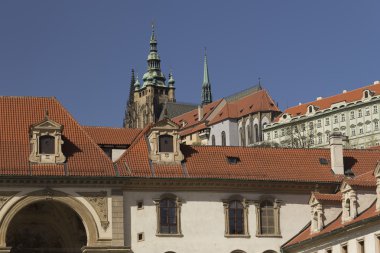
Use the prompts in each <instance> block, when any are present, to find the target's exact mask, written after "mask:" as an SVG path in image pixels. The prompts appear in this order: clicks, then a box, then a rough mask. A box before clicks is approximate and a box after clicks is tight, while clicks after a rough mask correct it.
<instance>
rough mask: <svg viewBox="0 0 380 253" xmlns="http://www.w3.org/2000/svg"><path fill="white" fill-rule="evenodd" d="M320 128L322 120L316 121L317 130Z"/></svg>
mask: <svg viewBox="0 0 380 253" xmlns="http://www.w3.org/2000/svg"><path fill="white" fill-rule="evenodd" d="M321 127H322V120H321V119H319V120H317V128H321Z"/></svg>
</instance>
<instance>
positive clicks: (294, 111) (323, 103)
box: [277, 84, 380, 120]
mask: <svg viewBox="0 0 380 253" xmlns="http://www.w3.org/2000/svg"><path fill="white" fill-rule="evenodd" d="M364 90H370V91H373V92H374V93H375V94H374V95H379V94H380V84H372V85H368V86H364V87H361V88H358V89H356V90H352V91H347V92H346V93H341V94H337V95H334V96H331V97H326V98H322V99H320V100H315V101H312V102H308V103H305V104H302V105H297V106H294V107H290V108H288V109H286V110H285V111H284V112H283V113H284V114H285V113H287V114H289V115H291V116H292V117H294V116H299V115H304V114H306V110H307V107H308V106H309V105H314V106H316V107H318V108H319V110H324V109H327V108H330V107H331V105H332V104H335V103H339V102H343V101H345V102H346V103H351V102H354V101H357V100H361V99H362V97H363V91H364ZM279 117H280V116H279ZM277 120H278V118H277Z"/></svg>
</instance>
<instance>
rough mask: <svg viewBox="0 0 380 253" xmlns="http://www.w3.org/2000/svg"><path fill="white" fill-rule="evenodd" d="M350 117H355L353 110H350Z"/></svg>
mask: <svg viewBox="0 0 380 253" xmlns="http://www.w3.org/2000/svg"><path fill="white" fill-rule="evenodd" d="M350 119H355V111H350Z"/></svg>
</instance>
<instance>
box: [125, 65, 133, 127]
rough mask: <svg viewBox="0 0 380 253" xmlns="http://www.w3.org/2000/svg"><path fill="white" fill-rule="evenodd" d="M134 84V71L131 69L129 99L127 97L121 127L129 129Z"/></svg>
mask: <svg viewBox="0 0 380 253" xmlns="http://www.w3.org/2000/svg"><path fill="white" fill-rule="evenodd" d="M135 82H136V77H135V70H134V69H132V74H131V83H130V84H129V97H128V101H127V104H126V106H125V112H124V120H123V127H131V121H132V111H133V103H134V92H135Z"/></svg>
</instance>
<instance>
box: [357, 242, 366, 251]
mask: <svg viewBox="0 0 380 253" xmlns="http://www.w3.org/2000/svg"><path fill="white" fill-rule="evenodd" d="M358 253H365V244H364V239H363V240H361V241H358Z"/></svg>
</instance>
